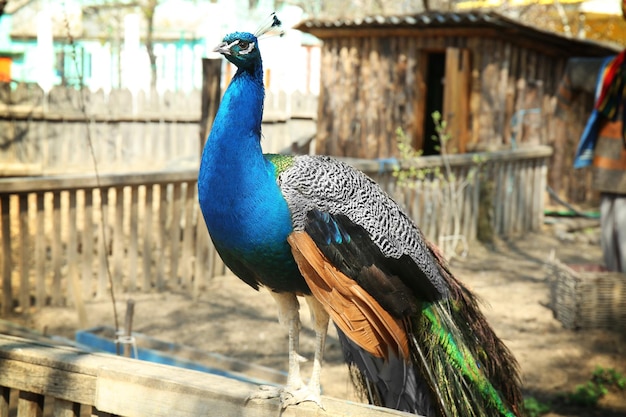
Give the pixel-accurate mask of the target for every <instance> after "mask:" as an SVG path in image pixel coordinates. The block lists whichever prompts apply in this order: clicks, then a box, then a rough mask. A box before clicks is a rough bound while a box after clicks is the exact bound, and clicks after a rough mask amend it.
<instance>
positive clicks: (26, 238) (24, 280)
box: [18, 194, 32, 312]
mask: <svg viewBox="0 0 626 417" xmlns="http://www.w3.org/2000/svg"><path fill="white" fill-rule="evenodd" d="M18 205H19V228H20V229H19V230H20V232H19V233H20V250H19V257H20V258H19V270H20V296H19V297H20V298H19V301H20V307H21V308H22V311H24V312H28V309H29V307H30V280H29V277H30V265H31V259H30V254H31V253H32V249H31V247H30V246H31V239H30V230H29V221H28V195H27V194H20V195H19V198H18Z"/></svg>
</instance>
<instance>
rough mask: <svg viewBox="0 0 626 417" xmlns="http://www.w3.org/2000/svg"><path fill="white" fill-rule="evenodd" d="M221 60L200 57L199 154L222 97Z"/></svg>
mask: <svg viewBox="0 0 626 417" xmlns="http://www.w3.org/2000/svg"><path fill="white" fill-rule="evenodd" d="M221 81H222V60H221V58H220V59H215V58H202V96H201V113H200V155H202V149H204V142H206V139H207V135H208V134H209V131H210V130H211V126H212V125H213V119H215V114H216V113H217V108H218V106H219V104H220V100H221V98H222V89H221Z"/></svg>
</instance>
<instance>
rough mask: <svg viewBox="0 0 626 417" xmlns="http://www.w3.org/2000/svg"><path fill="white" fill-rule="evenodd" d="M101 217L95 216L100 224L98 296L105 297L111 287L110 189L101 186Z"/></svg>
mask: <svg viewBox="0 0 626 417" xmlns="http://www.w3.org/2000/svg"><path fill="white" fill-rule="evenodd" d="M99 196H100V205H99V209H100V210H99V211H100V218H98V216H95V219H94V221H95V223H96V225H98V245H97V246H96V251H97V253H98V285H97V288H96V297H97V298H104V297H105V296H106V294H107V290H108V288H109V236H110V233H109V189H108V188H100V190H99Z"/></svg>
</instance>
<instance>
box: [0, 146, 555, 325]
mask: <svg viewBox="0 0 626 417" xmlns="http://www.w3.org/2000/svg"><path fill="white" fill-rule="evenodd" d="M551 153H552V151H551V148H549V147H536V148H528V149H520V150H516V151H508V152H495V153H484V154H474V156H470V155H452V156H450V157H449V158H448V162H449V164H450V167H451V169H452V170H454V172H455V174H456V178H457V180H456V181H455V182H454V184H455V188H454V189H455V190H456V193H455V198H456V200H455V201H454V203H453V204H451V203H450V200H449V199H448V200H446V199H445V198H443V197H442V193H441V191H440V190H441V188H442V187H441V185H442V180H441V179H440V178H439V177H437V176H434V175H430V176H427V177H426V178H425V179H424V180H422V181H420V182H419V183H417V184H416V185H415V186H414V187H407V186H405V185H403V186H399V185H398V183H397V181H396V179H395V178H394V177H393V166H392V165H391V164H385V163H383V162H381V161H364V160H352V161H349V162H350V163H351V164H353V165H354V166H356V167H357V168H359V169H361V170H363V171H365V172H366V173H368V174H370V175H371V176H372V177H373V178H375V179H376V180H377V181H378V182H379V183H380V184H381V185H382V186H383V187H384V188H385V189H386V190H387V191H388V192H389V193H390V194H392V195H393V196H394V197H395V198H396V200H397V201H399V202H400V203H402V204H404V205H405V207H406V208H407V210H408V212H409V214H410V215H411V216H412V217H413V218H414V219H415V221H416V223H417V224H418V225H419V226H420V227H421V228H422V230H423V232H424V234H425V236H426V237H427V238H429V239H430V240H432V241H434V242H438V243H439V244H440V245H441V246H442V248H443V249H444V251H446V252H447V253H448V254H453V253H454V252H455V251H456V250H457V249H459V245H461V247H460V250H467V247H468V245H469V243H471V242H472V241H473V240H475V239H476V237H477V234H478V233H480V230H481V228H480V225H479V221H480V220H481V219H487V221H486V223H487V224H488V228H489V229H490V230H491V232H492V233H494V234H498V235H502V236H510V235H513V234H517V233H523V232H526V231H529V230H537V229H538V228H539V227H540V226H541V224H542V223H543V205H544V189H545V183H546V165H547V160H548V158H549V157H550V155H551ZM476 161H480V162H478V163H477V162H476ZM442 162H443V161H442V159H441V158H440V157H424V158H419V160H418V161H417V162H416V163H417V165H418V166H420V167H421V168H433V167H441V166H442ZM196 176H197V170H196V169H192V170H184V171H170V172H158V173H133V174H123V175H122V174H107V175H103V176H101V177H100V180H99V181H97V180H96V179H95V178H94V177H93V176H91V175H63V176H49V177H41V178H37V177H30V178H20V179H8V178H5V179H0V206H1V212H2V216H1V225H0V231H1V233H2V243H1V245H2V246H1V248H0V249H1V252H0V254H1V257H2V261H1V262H2V297H1V299H0V302H1V303H2V310H1V311H2V312H3V313H4V314H6V313H8V312H10V311H20V310H21V311H26V310H28V309H29V308H30V307H31V306H34V307H41V306H44V305H65V304H75V305H76V306H77V307H78V309H79V311H80V308H81V303H83V301H84V300H89V299H92V298H94V297H104V296H107V295H108V291H109V289H110V287H109V279H108V274H107V271H109V270H110V271H111V281H112V282H113V285H114V287H115V290H116V291H161V290H171V291H183V292H186V293H188V294H190V295H192V296H194V297H195V296H197V295H198V293H199V291H201V290H202V288H203V287H204V285H205V283H206V280H208V279H210V278H211V277H213V276H214V275H220V274H223V273H225V268H224V265H223V264H222V263H221V261H220V260H219V257H218V256H217V255H216V252H215V250H214V248H213V247H212V244H211V242H210V239H209V238H208V235H207V232H206V228H205V225H204V222H203V219H202V216H201V215H200V211H199V207H198V204H197V189H196ZM461 183H463V184H464V186H463V187H460V186H458V184H461ZM103 214H104V215H103ZM463 245H464V246H463ZM16 308H18V309H17V310H16Z"/></svg>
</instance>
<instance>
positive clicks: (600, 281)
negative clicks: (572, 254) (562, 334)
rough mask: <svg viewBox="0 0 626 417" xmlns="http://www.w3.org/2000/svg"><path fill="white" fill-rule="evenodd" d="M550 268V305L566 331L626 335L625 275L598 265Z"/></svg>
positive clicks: (556, 263)
mask: <svg viewBox="0 0 626 417" xmlns="http://www.w3.org/2000/svg"><path fill="white" fill-rule="evenodd" d="M551 266H552V267H551V268H550V269H551V271H552V272H551V276H550V306H551V308H552V310H553V311H554V315H555V317H556V318H557V320H559V321H560V322H561V323H563V326H564V327H565V328H567V329H612V330H617V331H619V332H621V333H625V334H626V274H621V273H617V272H608V271H607V270H606V269H604V268H603V267H601V266H599V265H565V264H563V263H561V262H559V261H554V262H552V263H551Z"/></svg>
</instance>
